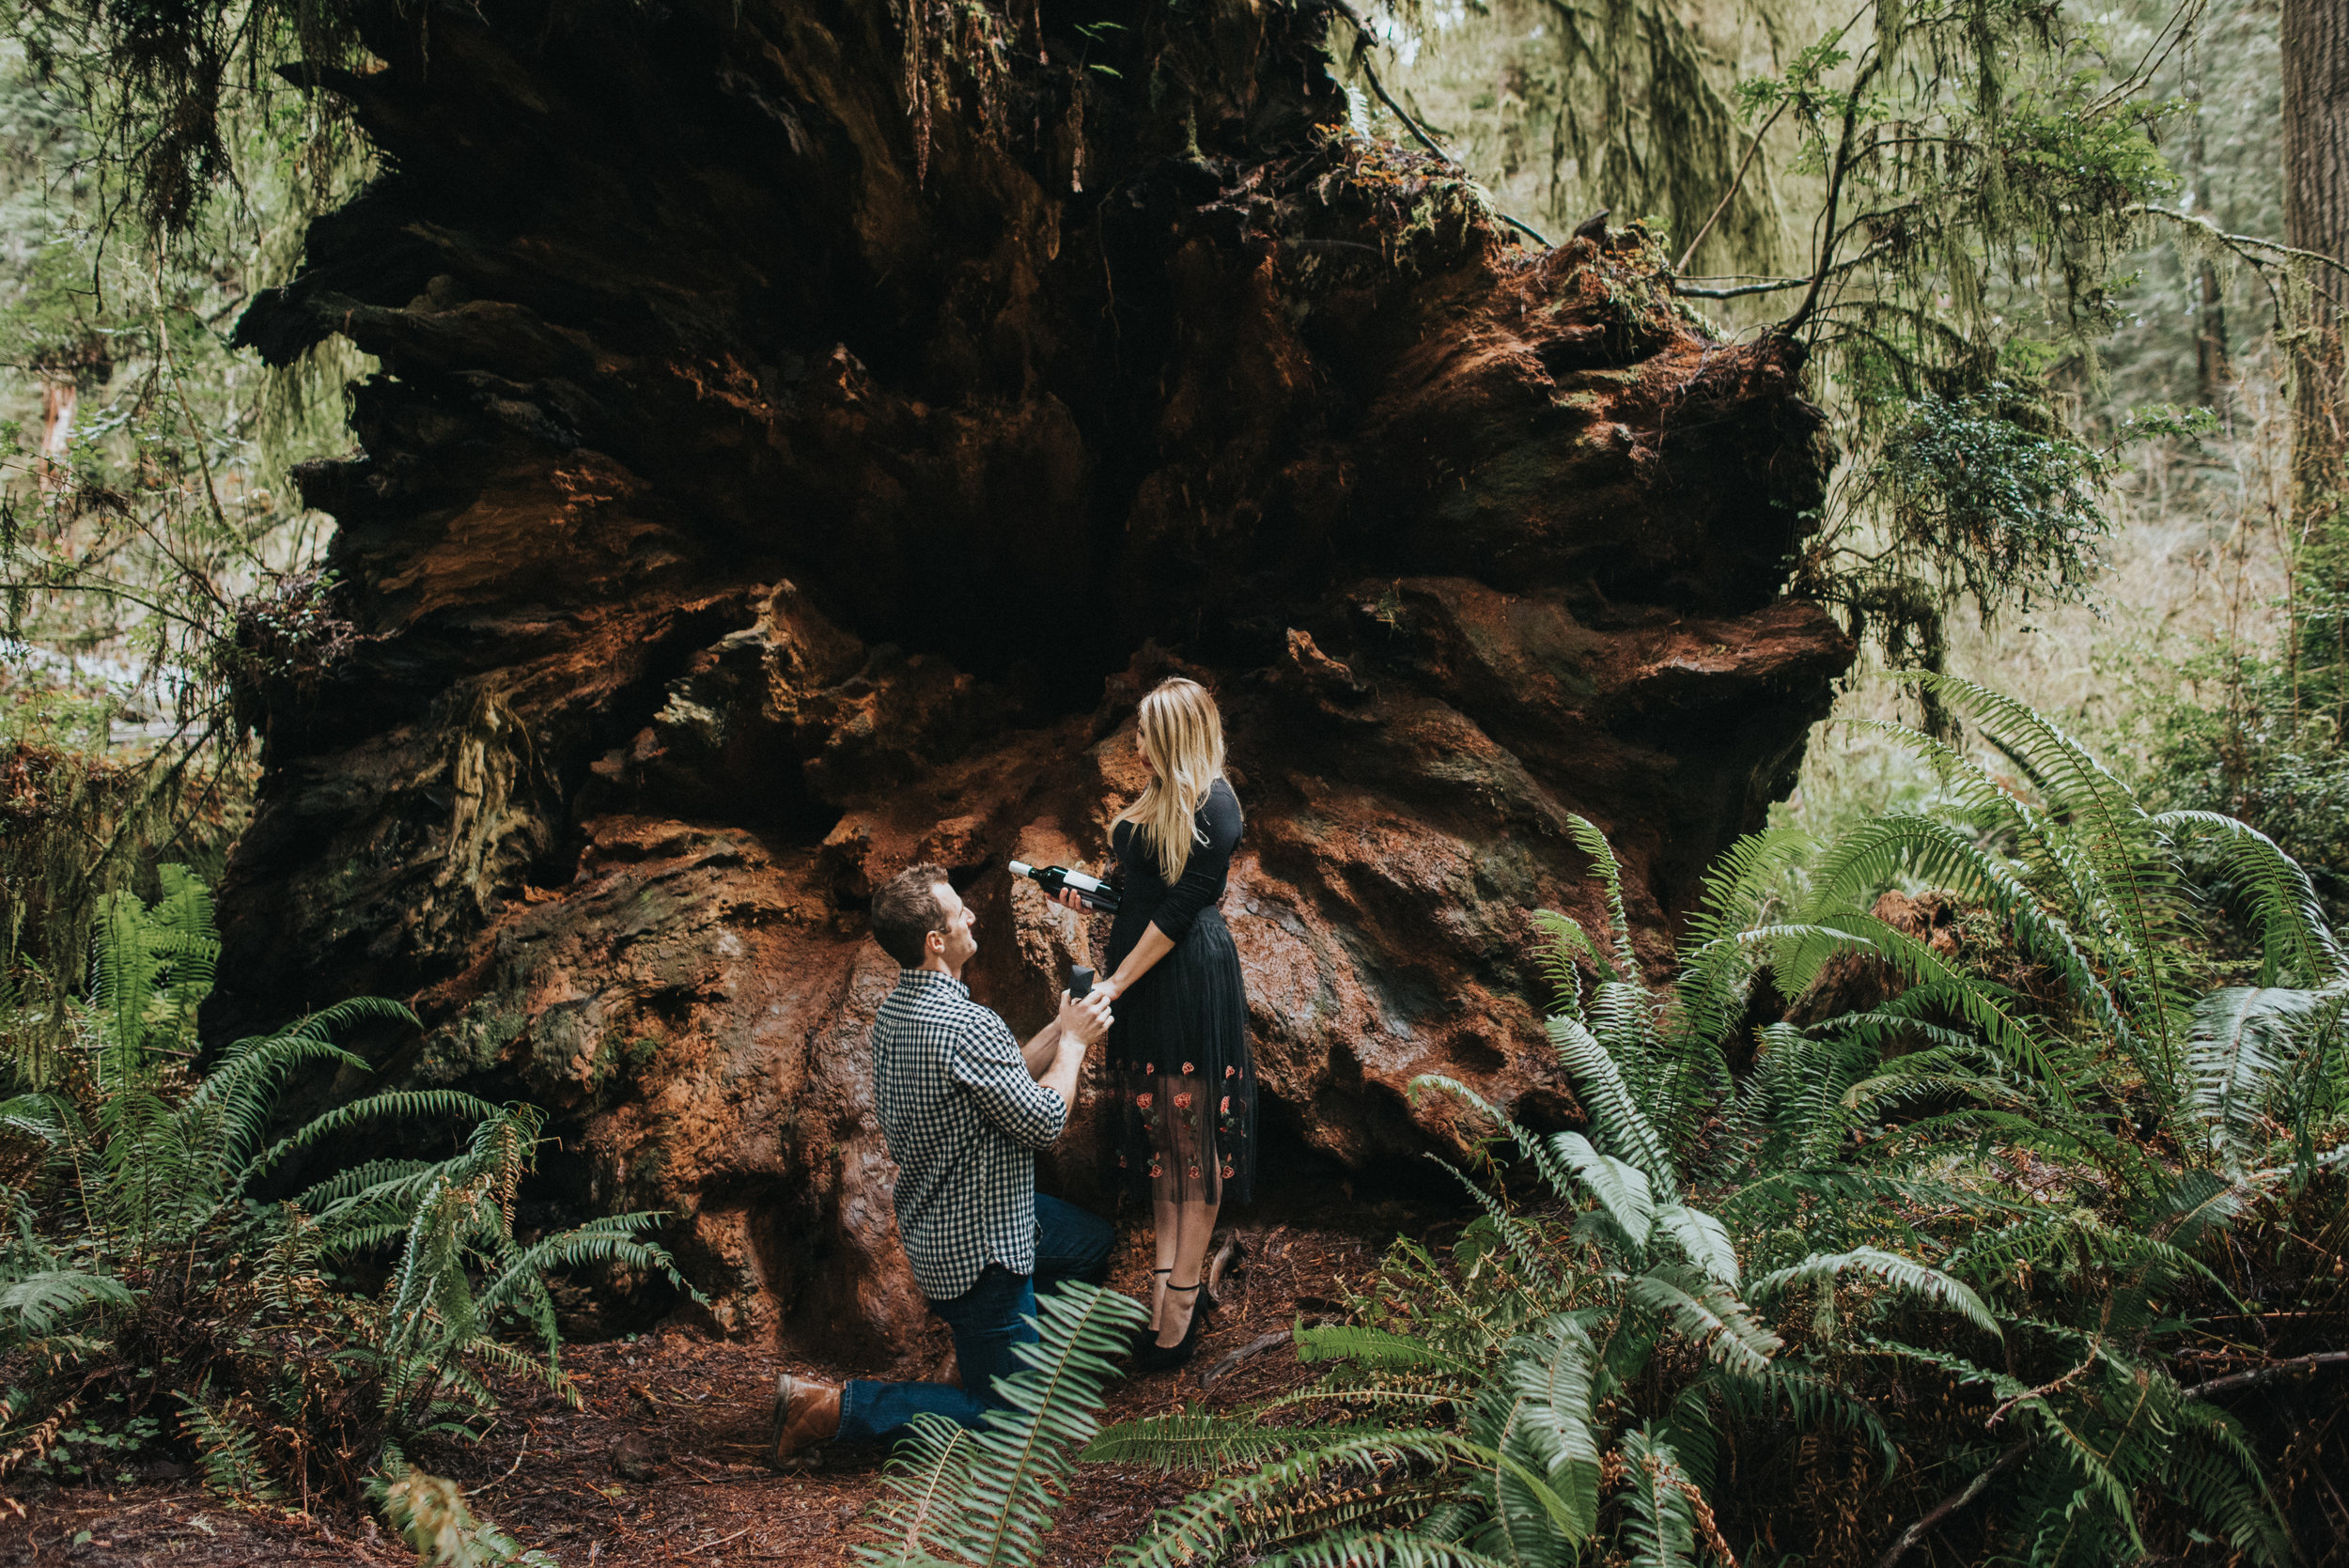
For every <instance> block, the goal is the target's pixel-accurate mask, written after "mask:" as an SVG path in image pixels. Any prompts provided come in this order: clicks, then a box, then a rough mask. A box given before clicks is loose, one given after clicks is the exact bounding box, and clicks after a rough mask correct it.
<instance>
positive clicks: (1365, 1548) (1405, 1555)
mask: <svg viewBox="0 0 2349 1568" xmlns="http://www.w3.org/2000/svg"><path fill="white" fill-rule="evenodd" d="M1261 1561H1262V1563H1263V1565H1264V1568H1520V1564H1518V1563H1517V1562H1516V1561H1513V1560H1505V1559H1502V1558H1498V1557H1490V1556H1487V1555H1486V1554H1485V1553H1483V1552H1478V1551H1471V1550H1470V1548H1468V1547H1467V1546H1464V1545H1460V1544H1459V1543H1458V1542H1456V1541H1444V1540H1439V1539H1434V1538H1431V1537H1430V1536H1428V1535H1423V1534H1417V1533H1413V1532H1409V1531H1403V1530H1390V1529H1372V1530H1348V1531H1346V1532H1344V1533H1342V1534H1338V1535H1333V1536H1330V1537H1329V1538H1328V1539H1327V1540H1321V1541H1309V1542H1307V1543H1306V1544H1304V1545H1301V1546H1292V1547H1290V1548H1288V1549H1287V1550H1286V1551H1283V1552H1280V1553H1277V1554H1275V1555H1273V1556H1271V1557H1267V1558H1264V1559H1261Z"/></svg>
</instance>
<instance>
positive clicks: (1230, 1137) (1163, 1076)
mask: <svg viewBox="0 0 2349 1568" xmlns="http://www.w3.org/2000/svg"><path fill="white" fill-rule="evenodd" d="M1192 821H1193V823H1194V824H1195V831H1194V833H1193V836H1192V842H1191V849H1190V860H1189V862H1186V863H1185V865H1184V866H1183V874H1182V876H1181V877H1178V878H1176V880H1175V884H1174V885H1173V886H1172V887H1169V886H1168V885H1167V882H1166V878H1165V877H1164V876H1163V875H1161V873H1160V872H1159V863H1158V857H1157V856H1156V855H1155V854H1153V853H1152V852H1151V849H1150V846H1149V845H1148V844H1147V843H1146V842H1145V841H1144V840H1143V838H1142V836H1141V833H1140V831H1138V830H1137V829H1136V827H1135V826H1134V824H1133V823H1131V822H1120V823H1119V824H1118V825H1117V827H1116V829H1115V831H1113V832H1112V835H1111V838H1110V846H1111V848H1112V849H1113V850H1114V851H1115V852H1116V855H1117V861H1118V867H1119V871H1120V873H1121V876H1122V878H1123V881H1124V887H1123V888H1122V889H1121V891H1120V893H1119V896H1118V906H1117V919H1116V922H1115V924H1113V925H1112V926H1111V928H1110V948H1109V968H1110V970H1111V972H1112V973H1114V972H1115V971H1116V969H1117V966H1118V965H1120V964H1122V963H1124V962H1125V961H1126V955H1128V953H1131V952H1132V951H1133V950H1134V944H1135V943H1136V942H1139V941H1140V940H1141V939H1142V934H1143V931H1145V930H1146V929H1148V928H1149V927H1150V926H1152V925H1156V926H1157V927H1158V928H1159V931H1160V932H1162V933H1163V934H1164V935H1165V936H1166V938H1167V939H1168V940H1170V941H1172V942H1173V943H1174V944H1175V951H1174V952H1172V953H1169V954H1168V955H1166V956H1165V957H1163V958H1161V959H1159V961H1158V962H1157V963H1155V964H1153V965H1152V966H1150V969H1149V971H1148V972H1147V973H1145V974H1143V977H1142V978H1141V979H1139V980H1137V981H1135V982H1134V984H1133V987H1132V988H1131V989H1130V990H1128V991H1127V992H1126V993H1125V994H1124V995H1123V996H1121V997H1119V998H1118V999H1117V1004H1116V1015H1117V1022H1116V1023H1115V1024H1113V1025H1112V1027H1111V1029H1110V1036H1109V1044H1110V1049H1109V1059H1110V1069H1111V1071H1112V1073H1113V1074H1114V1075H1115V1077H1116V1081H1117V1082H1118V1084H1119V1085H1120V1086H1121V1087H1122V1089H1123V1090H1124V1095H1125V1116H1124V1123H1123V1126H1122V1136H1121V1137H1120V1139H1119V1141H1118V1165H1119V1166H1120V1168H1121V1169H1123V1170H1125V1171H1126V1172H1128V1174H1129V1175H1130V1176H1131V1177H1132V1178H1133V1179H1134V1180H1135V1181H1137V1182H1141V1183H1145V1184H1146V1185H1147V1186H1148V1188H1149V1191H1150V1196H1151V1197H1152V1198H1154V1199H1156V1200H1157V1201H1159V1202H1160V1203H1246V1202H1248V1198H1249V1194H1250V1192H1251V1191H1252V1189H1253V1188H1254V1186H1255V1179H1256V1171H1255V1166H1256V1160H1255V1149H1256V1067H1255V1063H1254V1062H1253V1061H1252V1059H1251V1058H1250V1056H1249V1052H1248V998H1247V995H1246V993H1245V992H1243V991H1242V990H1241V988H1240V975H1239V952H1238V950H1237V949H1236V948H1235V947H1233V945H1232V933H1231V931H1230V930H1229V929H1228V928H1227V927H1226V926H1225V925H1224V924H1223V917H1222V915H1221V914H1220V913H1218V912H1217V910H1216V901H1217V900H1218V899H1220V898H1221V897H1222V896H1223V883H1224V879H1225V877H1226V876H1227V875H1228V874H1229V873H1230V870H1231V865H1232V851H1233V849H1234V848H1235V847H1236V846H1237V845H1238V843H1239V832H1240V812H1239V798H1238V797H1237V796H1236V795H1234V794H1233V793H1232V786H1231V785H1230V784H1226V783H1224V782H1223V781H1222V780H1221V779H1218V780H1216V781H1215V783H1214V784H1212V785H1210V786H1209V787H1208V790H1207V798H1206V800H1204V801H1202V802H1201V803H1200V807H1199V810H1198V812H1197V814H1196V815H1194V816H1193V818H1192Z"/></svg>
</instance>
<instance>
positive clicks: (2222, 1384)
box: [2178, 1350, 2349, 1399]
mask: <svg viewBox="0 0 2349 1568" xmlns="http://www.w3.org/2000/svg"><path fill="white" fill-rule="evenodd" d="M2344 1361H2349V1350H2319V1351H2316V1352H2314V1353H2313V1354H2311V1355H2307V1356H2295V1357H2293V1358H2291V1359H2290V1360H2286V1361H2274V1362H2271V1363H2269V1364H2268V1365H2266V1366H2263V1367H2250V1368H2247V1369H2246V1370H2244V1371H2242V1372H2231V1373H2229V1374H2227V1375H2226V1376H2224V1377H2213V1378H2208V1379H2205V1380H2204V1381H2202V1382H2200V1383H2195V1384H2190V1385H2188V1386H2187V1387H2186V1388H2183V1389H2179V1390H2178V1391H2179V1392H2180V1393H2182V1394H2184V1395H2186V1397H2187V1398H2188V1399H2208V1398H2209V1397H2210V1396H2211V1395H2213V1394H2224V1393H2232V1392H2233V1391H2234V1390H2236V1389H2250V1388H2256V1387H2258V1386H2259V1385H2260V1384H2262V1383H2273V1382H2275V1381H2276V1380H2277V1379H2279V1378H2283V1377H2291V1376H2295V1375H2296V1374H2300V1373H2304V1372H2314V1371H2315V1370H2316V1369H2317V1368H2319V1367H2328V1366H2339V1365H2340V1364H2341V1363H2342V1362H2344Z"/></svg>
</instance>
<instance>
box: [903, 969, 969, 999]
mask: <svg viewBox="0 0 2349 1568" xmlns="http://www.w3.org/2000/svg"><path fill="white" fill-rule="evenodd" d="M945 988H952V989H953V991H954V992H955V993H956V994H957V995H958V996H961V997H963V998H966V999H967V998H969V996H970V995H971V987H970V986H966V985H964V984H963V983H962V982H961V981H959V980H957V979H956V978H955V977H954V976H953V975H951V974H941V973H939V972H938V971H937V970H909V969H900V970H898V971H897V989H899V990H901V991H904V990H914V991H926V990H933V989H945Z"/></svg>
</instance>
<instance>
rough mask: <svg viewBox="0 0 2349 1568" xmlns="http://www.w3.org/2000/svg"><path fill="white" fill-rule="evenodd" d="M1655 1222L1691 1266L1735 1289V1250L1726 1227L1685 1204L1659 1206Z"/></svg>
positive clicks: (1701, 1210)
mask: <svg viewBox="0 0 2349 1568" xmlns="http://www.w3.org/2000/svg"><path fill="white" fill-rule="evenodd" d="M1656 1222H1657V1225H1659V1226H1661V1227H1662V1228H1663V1229H1664V1231H1665V1232H1667V1233H1668V1234H1670V1235H1671V1236H1672V1240H1673V1241H1674V1242H1676V1243H1678V1244H1679V1247H1680V1250H1681V1253H1682V1255H1683V1256H1685V1257H1686V1258H1688V1261H1689V1262H1690V1263H1692V1264H1694V1265H1697V1266H1698V1267H1699V1268H1702V1269H1703V1270H1704V1272H1705V1273H1707V1274H1709V1275H1711V1276H1712V1277H1713V1278H1714V1279H1715V1280H1718V1281H1720V1282H1721V1283H1722V1284H1724V1285H1727V1286H1728V1287H1729V1288H1730V1289H1732V1290H1735V1289H1736V1288H1737V1281H1738V1279H1739V1277H1740V1274H1739V1269H1738V1266H1737V1249H1736V1247H1735V1245H1734V1244H1733V1243H1732V1242H1731V1241H1730V1239H1729V1229H1728V1227H1727V1226H1725V1225H1723V1224H1722V1223H1721V1222H1720V1221H1719V1219H1714V1218H1713V1217H1712V1216H1711V1215H1709V1214H1707V1213H1705V1212H1704V1211H1703V1209H1692V1208H1690V1207H1688V1205H1687V1204H1685V1203H1663V1204H1659V1205H1658V1206H1657V1210H1656Z"/></svg>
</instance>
